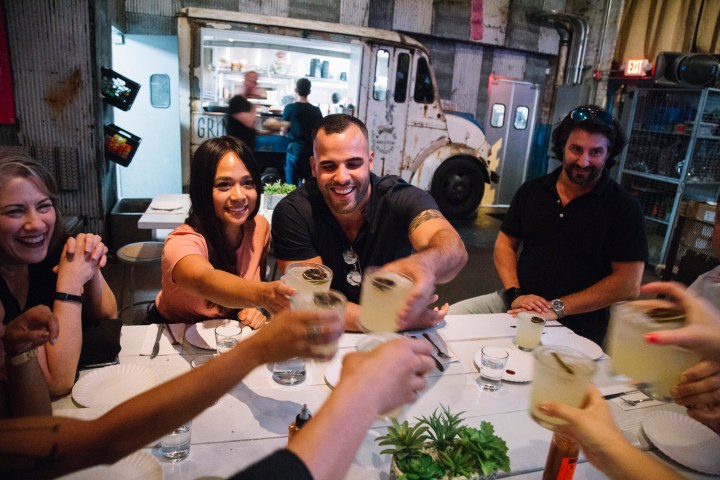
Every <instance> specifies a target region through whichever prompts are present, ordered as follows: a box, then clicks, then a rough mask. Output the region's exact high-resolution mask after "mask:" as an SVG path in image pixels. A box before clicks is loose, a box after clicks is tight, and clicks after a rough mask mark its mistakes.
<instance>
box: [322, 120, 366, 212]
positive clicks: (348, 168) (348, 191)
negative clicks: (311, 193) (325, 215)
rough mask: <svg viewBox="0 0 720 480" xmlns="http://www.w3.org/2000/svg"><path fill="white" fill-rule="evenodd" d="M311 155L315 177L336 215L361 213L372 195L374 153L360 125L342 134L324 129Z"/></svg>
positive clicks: (349, 127) (351, 126)
mask: <svg viewBox="0 0 720 480" xmlns="http://www.w3.org/2000/svg"><path fill="white" fill-rule="evenodd" d="M313 147H314V153H315V155H314V156H313V157H311V158H310V165H311V167H312V172H313V176H314V177H315V178H317V183H318V188H319V189H320V192H321V193H322V196H323V198H324V199H325V203H327V205H328V207H330V210H332V212H333V213H334V214H335V216H336V217H338V216H340V215H348V214H359V213H362V209H363V208H364V207H365V205H366V204H367V202H368V200H369V198H370V171H371V170H372V165H373V158H374V156H373V152H371V151H370V148H369V146H368V142H367V139H366V138H365V136H364V135H363V133H362V131H361V130H360V129H359V128H358V127H357V126H356V125H352V124H351V125H349V126H348V128H346V129H345V130H344V131H343V132H341V133H330V134H328V133H326V132H325V131H323V130H320V131H319V132H318V134H317V137H316V139H315V142H314V144H313Z"/></svg>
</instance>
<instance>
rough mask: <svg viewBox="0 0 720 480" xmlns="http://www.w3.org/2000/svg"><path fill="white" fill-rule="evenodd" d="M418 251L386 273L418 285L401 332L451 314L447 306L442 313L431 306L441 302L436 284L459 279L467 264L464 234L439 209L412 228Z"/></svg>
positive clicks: (422, 215)
mask: <svg viewBox="0 0 720 480" xmlns="http://www.w3.org/2000/svg"><path fill="white" fill-rule="evenodd" d="M408 236H409V238H410V242H411V243H412V246H413V249H414V250H415V252H414V253H413V254H411V255H410V256H407V257H405V258H400V259H398V260H395V261H392V262H390V263H388V264H386V265H384V266H383V270H387V271H394V272H399V273H402V274H404V275H407V276H409V277H410V278H412V279H413V281H414V282H415V286H414V288H413V289H412V291H411V292H410V295H409V297H408V301H407V304H406V306H405V308H404V309H403V310H401V311H400V313H399V315H398V327H399V329H400V330H405V329H408V328H425V327H430V326H432V325H434V324H436V323H438V322H439V321H441V320H442V319H443V318H444V317H445V315H446V314H447V308H448V307H447V305H445V306H443V307H442V308H441V309H439V310H432V309H429V308H428V306H429V305H431V304H433V303H435V302H436V301H437V295H435V285H436V284H438V283H446V282H449V281H450V280H452V279H453V278H455V276H456V275H457V274H458V273H459V272H460V270H461V269H462V268H463V267H464V266H465V264H466V263H467V251H466V250H465V244H464V243H463V241H462V239H461V238H460V235H458V233H457V232H456V231H455V229H454V228H453V226H452V225H450V222H448V221H447V220H446V219H445V217H443V215H442V214H441V213H440V212H439V211H437V210H425V211H423V212H421V213H420V214H418V215H417V216H416V217H415V218H414V219H413V220H412V221H411V222H410V226H409V228H408Z"/></svg>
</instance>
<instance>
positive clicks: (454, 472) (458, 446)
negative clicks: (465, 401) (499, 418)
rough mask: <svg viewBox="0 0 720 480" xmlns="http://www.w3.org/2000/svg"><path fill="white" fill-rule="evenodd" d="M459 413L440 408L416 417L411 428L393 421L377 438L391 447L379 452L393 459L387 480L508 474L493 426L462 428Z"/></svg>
mask: <svg viewBox="0 0 720 480" xmlns="http://www.w3.org/2000/svg"><path fill="white" fill-rule="evenodd" d="M462 413H464V412H461V413H460V414H453V413H451V412H450V409H449V408H446V407H443V406H442V405H441V407H440V413H438V411H437V410H435V411H434V412H433V413H432V415H430V417H428V418H426V417H424V416H423V417H420V418H417V420H418V423H417V424H415V425H414V426H410V425H409V423H408V422H407V420H406V421H404V422H403V423H399V422H398V421H397V420H395V419H393V421H392V425H391V426H390V427H388V432H387V434H386V435H383V436H381V437H378V438H377V439H376V441H377V442H378V443H379V445H382V446H390V447H391V448H386V449H385V450H383V451H382V452H380V453H381V454H386V453H389V454H391V455H392V456H393V459H392V467H391V471H390V480H431V479H447V480H460V479H469V480H490V479H494V478H495V475H496V474H497V472H498V470H502V471H504V472H509V471H510V458H509V457H508V456H507V450H508V448H507V445H506V444H505V441H504V440H503V439H502V438H500V437H498V436H497V435H495V429H494V428H493V425H492V424H491V423H490V422H485V421H483V422H480V428H473V427H470V426H467V425H463V422H464V419H463V418H462V416H461V415H462Z"/></svg>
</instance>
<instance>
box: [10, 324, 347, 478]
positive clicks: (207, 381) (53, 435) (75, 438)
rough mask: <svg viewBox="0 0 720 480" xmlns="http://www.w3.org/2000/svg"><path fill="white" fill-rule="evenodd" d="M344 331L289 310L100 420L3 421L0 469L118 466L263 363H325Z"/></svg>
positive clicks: (49, 471) (48, 474) (43, 471)
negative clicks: (325, 348)
mask: <svg viewBox="0 0 720 480" xmlns="http://www.w3.org/2000/svg"><path fill="white" fill-rule="evenodd" d="M310 325H313V326H314V327H318V326H319V327H320V329H319V331H321V332H322V333H321V334H320V335H319V336H313V338H312V339H308V336H307V332H308V327H309V326H310ZM313 331H318V328H313ZM342 332H343V327H342V322H341V321H340V319H339V318H338V316H337V315H336V314H335V313H334V312H322V313H313V312H290V311H286V312H283V313H281V314H279V315H278V316H277V317H275V319H274V320H273V322H271V323H270V324H268V325H267V326H266V327H264V328H262V329H260V330H258V332H257V333H256V334H255V335H253V336H252V337H250V338H248V339H247V340H245V341H243V342H241V343H239V344H238V345H237V346H236V347H235V348H234V349H233V350H231V351H230V352H228V353H224V354H222V355H220V356H218V357H216V358H215V359H213V360H211V361H210V362H208V363H207V364H205V365H204V366H203V367H202V368H196V369H193V370H191V371H190V372H188V373H186V374H184V375H181V376H179V377H176V378H175V379H173V380H170V381H168V382H166V383H163V384H162V385H159V386H158V387H155V388H153V389H152V390H149V391H148V392H145V393H143V394H140V395H138V396H136V397H133V398H131V399H130V400H128V401H126V402H124V403H122V404H120V405H118V406H117V407H115V408H114V409H112V410H111V411H109V412H108V413H107V414H105V415H103V416H102V417H100V418H98V419H97V420H93V421H90V422H86V421H82V420H76V419H70V418H62V417H32V418H21V419H11V420H4V421H0V471H2V472H15V473H16V474H17V475H18V476H21V475H22V474H23V473H24V474H26V475H27V474H29V473H32V475H33V476H34V477H37V478H55V477H57V476H58V475H61V474H64V473H68V472H72V471H75V470H79V469H82V468H86V467H90V466H93V465H97V464H99V463H113V462H115V461H117V460H119V459H121V458H123V457H124V456H126V455H128V454H130V453H131V452H133V451H135V450H137V449H138V448H141V447H143V446H144V445H147V444H148V443H149V442H151V441H152V440H154V439H156V438H158V437H160V436H161V435H163V434H165V433H167V432H168V431H170V430H172V429H173V428H174V427H176V426H178V425H181V424H182V423H185V422H186V421H188V420H190V419H191V418H193V417H194V416H196V415H197V414H198V413H200V412H201V411H203V410H204V409H205V408H207V407H208V406H210V405H211V404H212V402H213V401H215V400H216V399H217V398H218V397H220V396H221V395H223V394H224V393H225V392H227V391H229V390H230V389H231V388H233V387H234V386H235V385H236V384H237V383H238V382H240V380H242V379H243V378H244V377H245V375H247V373H248V372H250V371H251V370H252V369H254V368H255V367H257V366H258V365H262V364H263V363H267V362H274V361H279V360H284V359H287V358H289V357H293V356H302V357H306V358H322V359H326V360H327V358H325V357H323V356H322V355H318V354H316V353H314V352H313V349H312V347H313V346H314V345H318V344H324V343H328V342H330V341H332V340H335V339H337V338H339V337H340V335H342Z"/></svg>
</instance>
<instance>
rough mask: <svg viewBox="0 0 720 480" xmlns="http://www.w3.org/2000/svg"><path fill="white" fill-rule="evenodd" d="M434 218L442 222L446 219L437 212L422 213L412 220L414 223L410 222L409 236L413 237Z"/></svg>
mask: <svg viewBox="0 0 720 480" xmlns="http://www.w3.org/2000/svg"><path fill="white" fill-rule="evenodd" d="M433 218H439V219H442V220H445V217H443V214H442V213H440V212H438V211H437V210H425V211H423V212H420V213H419V214H418V215H417V216H416V217H415V218H413V219H412V222H410V226H409V227H408V235H412V233H413V232H414V231H415V230H416V229H417V228H418V227H419V226H420V225H421V224H423V223H424V222H427V221H428V220H432V219H433Z"/></svg>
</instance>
